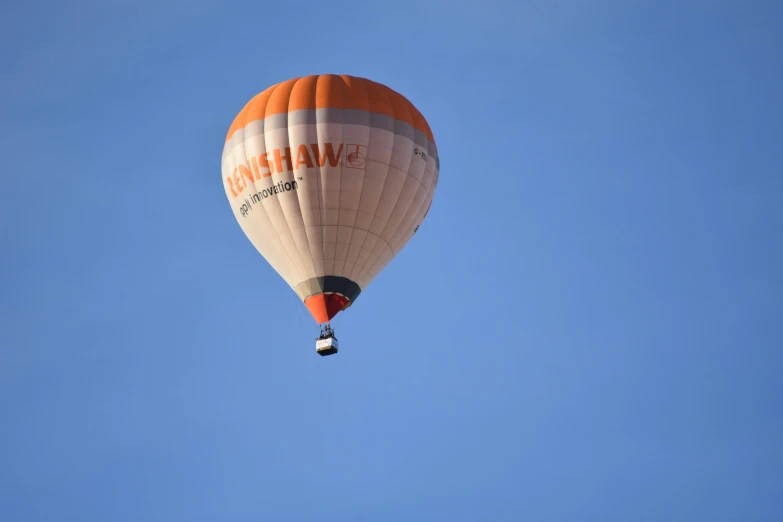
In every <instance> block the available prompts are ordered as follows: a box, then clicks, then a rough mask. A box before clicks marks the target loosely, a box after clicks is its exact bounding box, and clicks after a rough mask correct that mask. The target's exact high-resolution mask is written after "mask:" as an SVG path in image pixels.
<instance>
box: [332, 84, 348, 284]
mask: <svg viewBox="0 0 783 522" xmlns="http://www.w3.org/2000/svg"><path fill="white" fill-rule="evenodd" d="M337 78H338V79H339V81H338V82H337V84H338V85H339V86H340V105H341V107H340V143H342V144H343V148H342V153H341V155H340V158H341V161H339V162H338V163H337V165H338V166H339V167H340V177H339V182H338V185H337V225H336V226H337V238H339V237H340V200H341V199H342V197H341V196H342V190H343V170H344V169H345V160H344V159H342V156H343V155H344V154H345V82H344V81H343V79H342V77H341V76H337ZM339 245H340V242H339V241H338V240H337V239H335V243H334V270H333V272H334V275H339V274H338V273H337V250H338V249H339ZM345 256H346V257H347V256H348V252H347V251H346V253H345ZM343 266H345V264H343Z"/></svg>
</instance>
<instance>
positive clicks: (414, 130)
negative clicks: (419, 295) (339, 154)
mask: <svg viewBox="0 0 783 522" xmlns="http://www.w3.org/2000/svg"><path fill="white" fill-rule="evenodd" d="M392 96H394V94H392ZM399 96H401V95H399ZM395 125H396V124H395ZM411 128H412V129H413V140H411V141H412V142H413V146H414V148H415V147H416V127H415V126H411ZM394 139H395V142H396V140H397V133H396V132H395V133H394ZM413 158H414V155H413V154H411V156H410V159H409V161H408V168H407V169H405V176H406V178H407V177H409V176H410V174H409V172H410V170H411V164H413ZM406 181H407V179H406ZM384 186H385V180H384ZM404 187H405V183H404V182H403V188H404ZM381 194H383V193H381ZM400 194H402V189H400ZM400 194H397V198H396V199H395V200H394V203H393V205H392V211H391V213H390V214H389V219H391V217H392V214H394V209H395V208H396V207H397V202H398V201H399V199H400ZM388 225H389V221H388V220H387V221H386V224H385V225H384V226H383V229H382V230H381V232H380V234H378V237H379V238H381V239H383V232H384V230H386V227H387V226H388ZM371 227H372V225H371ZM386 244H387V246H388V247H389V251H390V252H391V255H392V256H393V255H394V249H393V248H392V247H391V245H389V243H388V242H386ZM382 259H385V258H382V257H380V256H379V257H378V258H377V259H376V260H375V261H374V262H373V264H372V265H370V266H369V268H368V269H367V274H368V275H369V274H371V273H372V271H373V270H374V269H375V267H376V265H378V264H379V263H383V265H382V266H386V265H387V264H388V263H389V261H390V260H391V258H390V259H389V260H388V261H386V262H385V263H384V262H383V261H382ZM364 286H367V285H366V284H365V285H364Z"/></svg>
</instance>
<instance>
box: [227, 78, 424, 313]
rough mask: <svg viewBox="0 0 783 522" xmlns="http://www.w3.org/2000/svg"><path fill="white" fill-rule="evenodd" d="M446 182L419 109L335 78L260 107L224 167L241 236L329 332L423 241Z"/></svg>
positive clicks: (384, 90)
mask: <svg viewBox="0 0 783 522" xmlns="http://www.w3.org/2000/svg"><path fill="white" fill-rule="evenodd" d="M438 171H439V160H438V151H437V147H436V146H435V140H434V138H433V135H432V132H431V131H430V128H429V125H428V124H427V121H426V120H425V119H424V117H423V116H422V115H421V113H419V111H418V110H417V109H416V108H415V107H414V106H413V104H411V103H410V102H409V101H408V100H407V99H406V98H404V97H403V96H402V95H400V94H399V93H397V92H395V91H393V90H392V89H390V88H388V87H386V86H384V85H381V84H379V83H375V82H373V81H370V80H367V79H363V78H356V77H351V76H338V75H331V74H326V75H314V76H307V77H303V78H294V79H291V80H288V81H286V82H282V83H279V84H277V85H273V86H271V87H269V88H268V89H266V90H265V91H263V92H261V93H260V94H258V95H257V96H255V97H254V98H253V99H251V100H250V102H248V104H247V105H245V107H244V108H243V109H242V110H241V111H240V112H239V114H238V115H237V116H236V118H235V119H234V122H233V124H232V125H231V127H230V129H229V131H228V135H227V137H226V143H225V146H224V149H223V160H222V175H223V185H224V188H225V191H226V195H227V197H228V200H229V202H230V204H231V208H232V210H233V212H234V216H235V217H236V219H237V221H238V222H239V225H240V226H241V227H242V230H243V231H244V233H245V235H247V237H248V239H249V240H250V241H251V242H252V244H253V245H254V246H255V247H256V249H257V250H258V251H259V252H260V253H261V255H262V256H263V257H264V258H265V259H266V260H267V261H268V262H269V264H270V265H271V266H272V267H273V268H274V269H275V270H276V271H277V273H278V274H280V276H281V277H282V278H283V279H284V280H285V281H286V282H287V283H288V285H289V286H290V287H291V288H292V289H293V290H294V291H295V292H296V293H297V294H298V296H299V297H300V298H301V299H302V301H303V302H304V303H305V305H306V306H307V308H308V309H309V310H310V312H311V313H312V315H313V317H314V318H315V320H316V321H317V322H318V323H326V322H328V321H329V320H331V318H332V317H334V316H335V315H336V314H337V313H338V312H340V311H341V310H344V309H345V308H347V307H348V306H351V304H353V302H354V301H356V298H357V297H358V296H359V294H360V293H361V292H362V290H363V289H365V288H366V287H367V285H369V284H370V282H371V281H372V280H373V279H374V278H375V277H376V276H377V275H378V274H379V273H380V272H381V270H383V268H384V267H385V266H386V265H387V264H388V263H389V261H391V260H392V258H394V256H395V255H396V254H397V253H399V252H400V250H401V249H402V248H403V247H404V246H405V244H406V243H407V242H408V241H409V240H410V238H411V237H412V236H413V234H414V233H415V232H416V230H418V228H419V225H420V224H421V223H422V221H423V220H424V217H425V216H426V214H427V211H428V210H429V207H430V204H431V203H432V198H433V195H434V192H435V188H436V186H437V184H438Z"/></svg>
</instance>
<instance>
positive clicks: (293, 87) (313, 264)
mask: <svg viewBox="0 0 783 522" xmlns="http://www.w3.org/2000/svg"><path fill="white" fill-rule="evenodd" d="M300 81H302V78H299V79H298V80H296V81H295V82H294V85H293V86H292V87H291V93H293V92H294V89H296V84H297V83H299V82H300ZM286 110H287V113H286V114H287V116H286V133H287V134H288V147H289V150H290V151H291V152H290V154H291V155H292V156H293V154H294V152H293V146H292V142H291V124H290V116H291V94H290V93H289V95H288V106H287V107H286ZM304 127H305V133H306V132H307V131H306V129H307V120H305V125H304ZM291 159H292V161H293V158H291ZM294 165H296V163H295V162H294ZM292 177H293V180H292V181H293V182H294V183H296V168H295V167H294V169H293V170H292ZM296 203H297V206H298V207H299V216H300V217H301V219H302V227H303V228H304V233H305V238H306V239H307V253H308V255H309V256H310V265H311V266H312V267H313V276H315V275H316V274H315V261H313V250H312V249H311V248H310V234H309V233H308V231H307V223H305V219H304V215H302V199H301V197H300V192H299V190H298V189H297V190H296ZM286 221H287V220H286ZM289 228H290V226H289ZM292 237H293V234H292ZM294 242H296V239H294ZM298 250H299V248H298V247H297V251H298ZM301 256H302V254H301V252H300V253H299V259H300V261H301ZM304 264H305V263H304V262H303V261H302V265H304ZM302 268H305V267H304V266H303V267H302ZM304 276H305V277H306V278H307V279H309V277H308V275H307V270H306V269H305V273H304Z"/></svg>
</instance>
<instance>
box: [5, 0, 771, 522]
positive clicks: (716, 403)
mask: <svg viewBox="0 0 783 522" xmlns="http://www.w3.org/2000/svg"><path fill="white" fill-rule="evenodd" d="M781 27H783V6H782V4H781V3H780V2H773V1H755V2H741V1H739V0H737V1H703V2H696V1H691V2H688V1H672V0H667V1H659V0H656V1H647V2H642V1H621V0H616V1H613V2H608V1H577V0H573V1H557V2H543V1H532V2H521V1H519V0H514V1H508V2H499V1H493V2H489V1H487V2H459V1H456V2H455V1H448V2H447V1H442V2H427V1H423V0H422V2H420V3H418V2H401V1H395V2H388V1H387V2H342V1H334V2H310V1H305V2H297V3H291V2H275V3H271V2H270V3H262V2H226V1H222V0H221V1H218V0H215V1H212V2H209V1H202V2H199V1H196V2H194V3H191V2H185V1H181V2H169V3H168V6H167V7H160V6H159V4H158V3H157V2H153V1H151V0H146V1H141V2H139V1H134V2H131V1H127V2H97V1H96V2H57V3H55V2H52V1H50V2H37V1H30V2H26V3H21V2H6V3H4V4H3V7H2V8H0V41H2V45H1V46H0V65H1V66H2V74H1V75H0V100H2V102H0V176H2V190H1V191H0V245H2V246H0V249H1V250H0V251H1V252H2V255H0V520H2V521H3V522H55V521H56V522H71V521H73V522H77V521H78V522H85V521H96V522H125V521H127V522H140V521H143V522H157V521H160V522H197V521H205V522H206V521H217V520H224V521H229V520H230V521H270V522H273V521H274V522H282V521H313V520H321V521H339V522H348V521H360V522H366V521H374V522H375V521H394V522H398V521H400V520H406V521H419V520H421V521H434V520H448V521H492V522H496V521H515V522H516V521H521V520H525V521H527V520H529V521H536V522H546V521H580V522H584V521H600V522H606V521H614V520H616V521H621V522H629V521H645V522H646V521H650V522H662V521H666V522H680V521H681V522H694V521H709V522H718V521H726V522H737V521H740V520H741V521H743V522H756V521H759V522H760V521H769V522H772V521H779V520H783V444H782V443H781V441H783V380H781V379H782V375H781V372H782V370H783V353H782V349H783V331H782V330H783V318H782V317H781V315H782V314H781V312H782V311H783V299H782V298H781V290H782V287H783V285H782V284H781V283H783V281H782V279H783V277H782V276H781V272H783V269H782V267H783V247H782V246H781V230H782V229H783V95H782V94H781V93H783V67H781V60H780V50H781V49H783V32H782V31H781ZM328 72H333V73H343V74H352V75H357V76H363V77H368V78H371V79H374V80H376V81H379V82H382V83H385V84H387V85H389V86H390V87H392V88H394V89H396V90H398V91H400V92H402V93H404V94H405V95H406V96H407V97H408V98H409V99H410V100H411V101H413V103H414V104H416V105H417V106H418V107H419V109H420V110H421V111H422V113H423V114H424V115H425V116H426V117H427V119H428V120H429V122H430V124H431V126H432V129H433V131H434V133H435V138H436V140H437V142H438V145H439V150H440V153H441V175H440V185H439V187H438V190H437V192H436V195H435V201H434V203H433V207H432V210H431V211H430V213H429V216H428V217H427V219H426V221H425V222H424V225H423V226H422V227H421V229H420V230H419V232H418V234H416V236H415V237H414V239H413V240H412V241H411V243H409V244H408V246H407V247H406V249H405V250H403V252H402V253H401V254H400V255H399V256H398V257H397V258H396V259H395V260H394V261H393V262H392V263H391V264H390V265H389V266H388V267H387V268H386V270H385V271H384V272H383V273H382V275H381V276H380V277H379V278H378V279H376V280H375V281H374V282H373V284H372V285H370V286H369V287H368V288H367V289H366V290H365V292H364V293H363V294H362V296H361V297H360V298H359V300H358V301H357V303H356V306H355V307H353V308H352V309H350V310H349V311H347V312H346V313H344V314H341V315H340V316H338V319H337V320H336V321H335V328H336V330H337V332H338V334H339V338H340V341H341V351H340V353H339V354H338V355H336V356H332V357H327V358H321V357H318V356H317V355H316V354H315V352H314V342H313V338H314V337H315V336H316V334H317V326H316V324H315V322H314V321H313V319H312V318H311V317H310V316H309V314H308V313H307V311H306V310H305V308H304V306H303V305H302V304H301V303H299V302H298V300H297V298H296V296H295V294H294V293H293V291H291V290H290V289H289V288H288V287H287V286H286V285H285V283H284V282H283V281H282V280H281V279H280V278H279V277H278V276H277V275H276V274H275V273H274V272H273V271H272V269H271V268H270V267H269V266H268V265H267V264H266V263H265V261H264V260H263V259H262V258H261V257H260V255H258V254H257V252H256V251H255V250H254V249H253V247H252V245H251V244H250V243H249V242H248V240H247V239H246V238H245V236H244V235H243V234H242V231H241V230H240V228H239V226H238V225H237V223H236V222H235V220H234V217H233V216H232V214H231V211H230V207H229V205H228V202H227V200H226V196H225V194H224V191H223V187H222V183H221V178H220V157H221V151H222V146H223V140H224V137H225V133H226V130H227V129H228V126H229V124H230V123H231V120H232V118H233V117H234V115H235V114H236V112H238V111H239V110H240V109H241V108H242V106H243V105H244V104H245V102H246V101H247V100H248V99H249V98H250V97H251V96H253V95H254V94H256V93H257V92H259V91H261V90H263V89H264V88H266V87H267V86H269V85H270V84H273V83H276V82H279V81H282V80H285V79H288V78H290V77H293V76H300V75H307V74H313V73H328Z"/></svg>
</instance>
